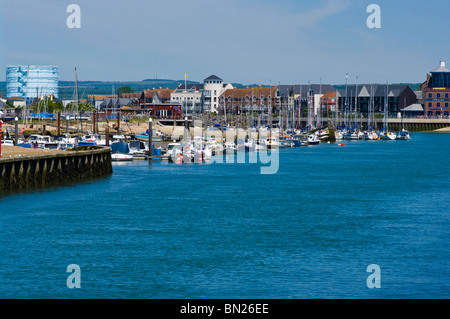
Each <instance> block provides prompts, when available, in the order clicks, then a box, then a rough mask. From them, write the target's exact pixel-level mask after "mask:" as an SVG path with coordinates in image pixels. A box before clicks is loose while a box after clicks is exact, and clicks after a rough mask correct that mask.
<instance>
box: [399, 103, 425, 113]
mask: <svg viewBox="0 0 450 319" xmlns="http://www.w3.org/2000/svg"><path fill="white" fill-rule="evenodd" d="M401 110H402V111H407V112H423V106H422V105H421V104H411V105H409V106H407V107H405V108H404V109H401Z"/></svg>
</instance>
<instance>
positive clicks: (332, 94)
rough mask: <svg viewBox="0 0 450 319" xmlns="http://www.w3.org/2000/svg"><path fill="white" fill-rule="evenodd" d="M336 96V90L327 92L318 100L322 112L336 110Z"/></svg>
mask: <svg viewBox="0 0 450 319" xmlns="http://www.w3.org/2000/svg"><path fill="white" fill-rule="evenodd" d="M336 95H337V92H336V90H334V91H329V92H327V93H325V94H324V95H322V97H321V98H320V105H321V106H322V111H325V112H327V111H331V112H334V111H335V110H336V104H337V101H336Z"/></svg>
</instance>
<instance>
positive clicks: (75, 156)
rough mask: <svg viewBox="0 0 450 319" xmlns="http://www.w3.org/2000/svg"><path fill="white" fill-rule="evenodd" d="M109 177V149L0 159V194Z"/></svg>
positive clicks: (110, 167)
mask: <svg viewBox="0 0 450 319" xmlns="http://www.w3.org/2000/svg"><path fill="white" fill-rule="evenodd" d="M110 174H112V164H111V149H110V148H109V147H101V148H98V149H94V150H78V151H67V152H64V154H51V155H37V156H27V157H22V158H0V192H1V193H3V192H5V193H6V192H14V191H17V190H26V189H32V188H43V187H49V186H56V185H61V184H67V183H70V182H78V181H83V180H87V179H91V178H98V177H104V176H108V175H110Z"/></svg>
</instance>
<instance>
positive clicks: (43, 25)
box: [0, 0, 450, 84]
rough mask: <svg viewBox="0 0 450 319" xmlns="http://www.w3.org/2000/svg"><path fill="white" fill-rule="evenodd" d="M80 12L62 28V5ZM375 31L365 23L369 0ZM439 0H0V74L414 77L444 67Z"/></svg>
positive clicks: (443, 0) (447, 45)
mask: <svg viewBox="0 0 450 319" xmlns="http://www.w3.org/2000/svg"><path fill="white" fill-rule="evenodd" d="M71 3H76V4H78V5H79V6H80V8H81V28H80V29H69V28H68V27H67V26H66V19H67V17H68V16H69V13H67V12H66V8H67V6H68V5H69V4H71ZM371 3H375V4H378V5H379V6H380V8H381V29H369V28H368V27H367V25H366V20H367V17H368V16H369V13H367V12H366V8H367V6H368V5H369V4H371ZM449 11H450V1H448V0H433V1H429V2H425V1H418V0H413V1H400V0H397V1H392V0H383V1H378V0H370V1H364V0H319V1H302V0H278V1H266V0H189V1H186V0H164V1H153V0H150V1H149V0H128V1H115V0H109V1H100V0H69V1H65V0H45V1H36V0H0V43H2V44H3V45H2V46H1V48H0V80H1V81H4V80H5V67H6V65H9V64H25V65H27V64H33V65H35V64H41V65H46V64H52V65H58V66H59V67H60V79H61V80H73V79H74V68H75V67H77V72H78V79H79V80H102V81H119V80H123V81H132V80H143V79H146V78H155V77H158V78H169V79H175V80H178V79H184V74H185V73H187V74H188V75H189V79H190V80H193V81H203V79H204V78H206V77H208V76H209V75H211V74H215V75H217V76H219V77H221V78H222V79H224V81H226V82H237V83H243V84H249V83H260V84H278V83H279V82H280V83H281V84H288V83H290V84H293V83H307V82H308V81H311V82H312V83H319V82H320V81H322V83H330V84H339V83H344V82H345V74H346V73H348V74H349V83H354V82H356V76H358V82H359V83H363V82H365V83H370V82H378V83H385V82H390V83H394V82H422V81H424V80H425V79H426V73H427V72H429V71H431V70H432V69H434V68H436V67H437V66H438V65H439V61H440V60H445V61H446V62H447V66H449V65H450V41H449V39H450V37H449V31H450V20H449V19H448V13H449Z"/></svg>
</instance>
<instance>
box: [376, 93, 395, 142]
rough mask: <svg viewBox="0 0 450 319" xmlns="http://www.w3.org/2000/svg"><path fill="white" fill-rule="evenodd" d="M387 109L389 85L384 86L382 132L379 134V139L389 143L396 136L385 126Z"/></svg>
mask: <svg viewBox="0 0 450 319" xmlns="http://www.w3.org/2000/svg"><path fill="white" fill-rule="evenodd" d="M388 108H389V85H388V84H386V101H385V103H384V127H383V130H382V131H381V132H380V138H381V139H383V140H387V141H391V140H395V139H396V137H397V136H396V135H395V134H394V133H393V132H391V131H389V128H388V125H387V114H388Z"/></svg>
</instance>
